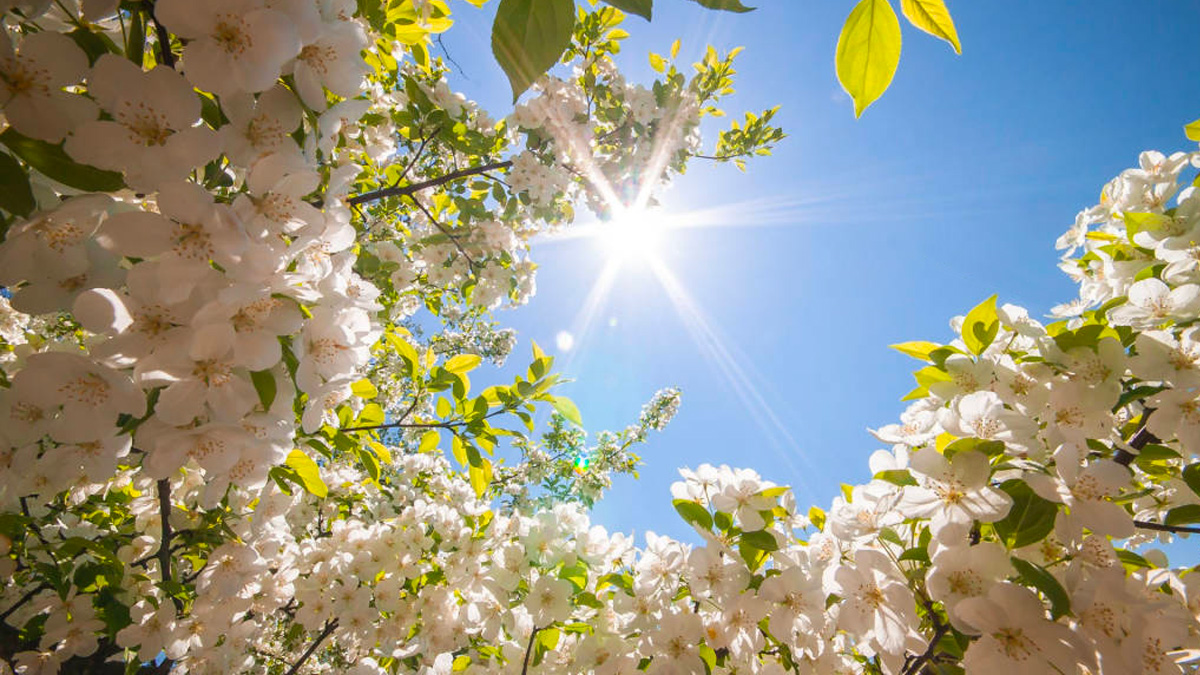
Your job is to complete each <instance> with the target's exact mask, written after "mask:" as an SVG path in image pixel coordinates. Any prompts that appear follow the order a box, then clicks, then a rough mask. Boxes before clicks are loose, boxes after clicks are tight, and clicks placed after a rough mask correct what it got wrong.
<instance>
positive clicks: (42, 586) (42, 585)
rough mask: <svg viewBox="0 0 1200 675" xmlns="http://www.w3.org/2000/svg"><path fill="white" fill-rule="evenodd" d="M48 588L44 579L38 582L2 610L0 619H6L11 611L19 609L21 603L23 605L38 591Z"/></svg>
mask: <svg viewBox="0 0 1200 675" xmlns="http://www.w3.org/2000/svg"><path fill="white" fill-rule="evenodd" d="M49 588H50V584H48V583H46V582H44V581H43V582H42V583H40V584H38V585H37V586H34V587H33V590H31V591H29V592H28V593H26V594H25V595H22V596H21V599H20V600H17V601H16V603H14V604H13V606H12V607H9V608H8V609H6V610H4V612H3V613H2V614H0V621H4V620H6V619H8V617H10V616H12V613H13V612H15V611H17V610H18V609H20V607H21V605H24V604H25V603H27V602H29V601H30V600H32V599H33V596H35V595H37V594H38V593H41V592H42V591H44V590H47V589H49Z"/></svg>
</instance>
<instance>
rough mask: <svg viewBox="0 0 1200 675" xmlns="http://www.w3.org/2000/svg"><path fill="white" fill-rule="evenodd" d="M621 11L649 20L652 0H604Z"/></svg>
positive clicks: (652, 6)
mask: <svg viewBox="0 0 1200 675" xmlns="http://www.w3.org/2000/svg"><path fill="white" fill-rule="evenodd" d="M604 1H605V2H607V3H608V4H610V5H612V6H613V7H616V8H617V9H619V10H621V11H622V12H629V13H630V14H636V15H638V16H640V17H642V18H643V19H645V20H647V21H649V20H650V18H651V14H652V13H653V11H654V0H604Z"/></svg>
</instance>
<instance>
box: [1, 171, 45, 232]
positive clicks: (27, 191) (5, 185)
mask: <svg viewBox="0 0 1200 675" xmlns="http://www.w3.org/2000/svg"><path fill="white" fill-rule="evenodd" d="M36 207H37V202H36V201H34V199H33V188H31V187H30V186H29V175H28V174H27V173H25V169H24V168H22V167H21V163H20V162H18V161H17V160H15V159H13V158H12V156H11V155H9V154H7V153H3V152H0V209H4V210H5V211H8V212H9V213H11V214H14V215H17V216H27V215H29V214H30V213H32V212H33V209H34V208H36ZM0 234H3V233H0Z"/></svg>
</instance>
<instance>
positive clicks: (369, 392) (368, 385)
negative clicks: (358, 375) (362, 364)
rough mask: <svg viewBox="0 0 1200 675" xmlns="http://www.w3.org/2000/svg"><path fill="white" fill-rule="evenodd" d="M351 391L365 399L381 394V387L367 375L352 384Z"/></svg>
mask: <svg viewBox="0 0 1200 675" xmlns="http://www.w3.org/2000/svg"><path fill="white" fill-rule="evenodd" d="M350 391H351V393H353V394H354V395H355V396H357V397H359V398H365V399H372V398H375V397H376V396H378V395H379V389H378V388H376V387H375V384H374V383H373V382H371V381H370V380H368V379H367V378H365V377H364V378H363V379H361V380H359V381H357V382H355V383H354V384H352V385H350Z"/></svg>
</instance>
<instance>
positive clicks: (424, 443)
mask: <svg viewBox="0 0 1200 675" xmlns="http://www.w3.org/2000/svg"><path fill="white" fill-rule="evenodd" d="M441 442H442V437H441V434H439V433H438V432H436V431H426V432H425V435H424V436H422V437H421V444H420V445H419V446H417V452H433V451H434V450H436V449H437V446H438V444H439V443H441Z"/></svg>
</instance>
